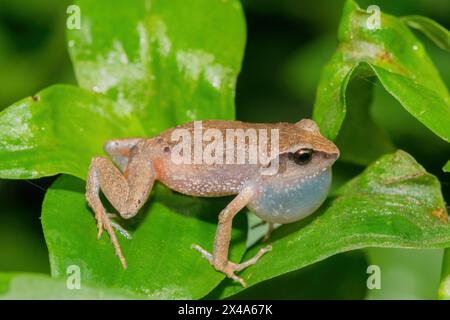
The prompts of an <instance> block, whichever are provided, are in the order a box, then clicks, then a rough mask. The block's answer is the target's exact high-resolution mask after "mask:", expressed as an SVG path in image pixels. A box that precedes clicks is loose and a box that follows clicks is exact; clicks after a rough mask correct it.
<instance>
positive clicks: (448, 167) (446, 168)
mask: <svg viewBox="0 0 450 320" xmlns="http://www.w3.org/2000/svg"><path fill="white" fill-rule="evenodd" d="M443 169H444V172H450V160H449V161H447V163H446V164H445V166H444V168H443Z"/></svg>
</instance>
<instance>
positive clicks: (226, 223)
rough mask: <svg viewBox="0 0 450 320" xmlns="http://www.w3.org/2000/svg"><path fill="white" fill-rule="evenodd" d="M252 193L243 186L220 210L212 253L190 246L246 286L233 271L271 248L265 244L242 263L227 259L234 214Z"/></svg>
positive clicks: (217, 268) (246, 264)
mask: <svg viewBox="0 0 450 320" xmlns="http://www.w3.org/2000/svg"><path fill="white" fill-rule="evenodd" d="M252 195H253V191H252V189H251V188H245V189H244V190H243V191H241V193H239V194H238V195H237V196H236V198H234V199H233V201H231V202H230V203H229V204H228V206H227V207H226V208H225V209H224V210H222V212H221V213H220V215H219V223H218V225H217V231H216V237H215V239H214V251H213V254H211V253H209V252H207V251H206V250H204V249H203V248H201V247H200V246H198V245H193V246H192V247H193V248H194V249H196V250H197V251H199V252H200V253H201V254H202V256H203V257H204V258H205V259H207V260H208V261H209V263H210V264H211V265H212V266H213V267H214V268H215V269H216V270H217V271H220V272H223V273H225V274H226V275H227V276H228V277H229V278H231V279H233V280H235V281H237V282H239V283H240V284H241V285H242V286H244V287H245V286H246V283H245V281H244V280H243V279H242V278H240V277H238V276H236V275H235V274H234V272H235V271H241V270H243V269H245V268H247V267H248V266H251V265H253V264H255V263H256V262H257V261H258V260H259V258H260V257H261V256H262V255H263V254H265V253H266V252H268V251H270V250H271V249H272V247H271V246H267V247H265V248H262V249H260V250H259V251H258V253H257V254H256V255H255V256H254V257H253V258H251V259H250V260H248V261H245V262H243V263H234V262H231V261H229V260H228V251H229V246H230V241H231V228H232V223H233V218H234V216H235V215H236V214H237V213H238V212H239V211H240V210H241V209H242V208H244V207H245V206H246V205H247V203H248V202H249V200H250V199H251V197H252Z"/></svg>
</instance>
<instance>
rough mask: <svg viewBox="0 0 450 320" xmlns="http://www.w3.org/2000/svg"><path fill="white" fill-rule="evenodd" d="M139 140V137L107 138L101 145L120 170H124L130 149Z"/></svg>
mask: <svg viewBox="0 0 450 320" xmlns="http://www.w3.org/2000/svg"><path fill="white" fill-rule="evenodd" d="M141 140H142V139H139V138H132V139H115V140H109V141H107V142H106V143H105V145H104V146H103V150H105V152H106V153H107V154H108V155H109V156H110V157H111V159H112V160H113V162H114V163H115V164H117V166H118V167H119V168H120V170H121V171H122V172H124V171H125V169H126V167H127V166H128V162H129V158H130V151H131V149H132V148H133V147H134V146H136V145H137V143H138V142H139V141H141Z"/></svg>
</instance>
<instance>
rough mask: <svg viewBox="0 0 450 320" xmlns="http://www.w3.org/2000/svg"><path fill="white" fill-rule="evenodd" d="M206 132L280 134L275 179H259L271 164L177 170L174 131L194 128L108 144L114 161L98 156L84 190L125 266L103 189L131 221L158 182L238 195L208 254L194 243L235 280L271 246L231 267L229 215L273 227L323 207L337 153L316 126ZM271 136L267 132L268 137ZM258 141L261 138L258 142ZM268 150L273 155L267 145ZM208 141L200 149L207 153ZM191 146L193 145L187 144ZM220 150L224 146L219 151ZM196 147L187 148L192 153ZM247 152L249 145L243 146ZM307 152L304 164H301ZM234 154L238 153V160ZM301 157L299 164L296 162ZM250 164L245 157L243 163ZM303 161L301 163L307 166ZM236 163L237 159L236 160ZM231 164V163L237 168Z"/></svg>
mask: <svg viewBox="0 0 450 320" xmlns="http://www.w3.org/2000/svg"><path fill="white" fill-rule="evenodd" d="M202 125H203V130H207V129H210V128H213V129H218V130H220V132H222V133H223V136H224V137H225V136H226V130H227V129H243V130H247V129H250V128H252V129H256V132H257V133H259V132H260V131H259V130H258V129H267V131H268V132H270V130H271V129H278V132H279V142H278V144H279V147H278V149H279V152H278V153H277V154H276V155H275V156H273V157H272V158H271V159H272V160H277V161H278V163H279V166H278V169H277V171H276V172H275V173H274V174H271V175H267V174H262V170H263V169H264V168H267V166H268V164H267V163H266V164H261V163H256V164H249V163H248V161H247V162H246V163H243V164H227V163H225V162H226V161H225V159H223V160H224V161H223V162H224V163H223V164H205V163H201V164H175V163H174V162H173V161H172V158H171V151H172V150H173V148H174V147H175V145H176V143H177V142H176V141H175V142H174V141H172V133H173V130H175V129H188V130H189V131H190V132H191V133H192V134H193V132H194V125H193V123H188V124H185V125H182V126H178V127H175V128H171V129H168V130H166V131H164V132H162V133H161V134H160V135H159V136H156V137H154V138H148V139H147V138H133V139H119V140H111V141H108V142H107V143H106V144H105V151H106V152H107V153H108V154H109V155H110V156H111V158H112V160H113V161H114V163H115V164H113V162H111V161H110V160H108V159H106V158H103V157H96V158H94V159H93V160H92V162H91V166H90V168H89V173H88V182H87V186H86V199H87V202H88V204H89V206H90V207H91V208H92V209H93V211H94V213H95V217H96V219H97V226H98V237H100V236H101V234H102V231H103V229H105V230H106V231H107V232H108V233H109V235H110V238H111V241H112V243H113V245H114V247H115V250H116V253H117V255H118V256H119V259H120V260H121V262H122V265H123V267H124V268H126V262H125V258H124V256H123V255H122V252H121V250H120V246H119V243H118V241H117V238H116V236H115V233H114V230H113V227H118V226H117V225H116V224H114V223H113V222H112V221H111V220H110V218H109V214H108V213H107V212H106V211H105V209H104V207H103V204H102V203H101V201H100V197H99V193H100V191H102V192H103V193H104V195H105V196H106V198H107V199H108V201H109V202H110V203H111V204H112V205H113V207H114V208H115V209H116V210H117V211H118V213H119V214H120V215H121V217H123V218H125V219H128V218H132V217H133V216H135V215H136V214H137V213H138V211H139V209H140V208H141V207H142V206H143V205H144V203H145V201H146V200H147V198H148V197H149V194H150V191H151V189H152V186H153V183H154V181H155V180H158V181H160V182H161V183H163V184H164V185H166V186H167V187H169V188H170V189H172V190H175V191H178V192H180V193H183V194H187V195H191V196H201V197H220V196H225V195H236V197H235V198H234V199H233V200H232V201H231V202H230V203H229V204H228V206H227V207H226V208H225V209H223V210H222V212H221V213H220V215H219V222H218V226H217V232H216V237H215V241H214V249H213V253H212V254H211V253H209V252H207V251H206V250H204V249H202V248H201V247H200V246H198V245H193V248H195V249H196V250H198V251H199V252H200V253H201V254H202V255H203V257H204V258H206V259H207V260H208V261H209V263H210V264H211V265H212V266H213V267H214V268H215V269H216V270H218V271H221V272H223V273H225V274H226V275H227V276H228V277H230V278H232V279H234V280H235V281H238V282H240V283H241V284H242V285H244V286H245V282H244V280H243V279H241V278H239V277H238V276H236V275H235V272H236V271H240V270H242V269H244V268H246V267H248V266H250V265H252V264H254V263H256V262H257V260H258V259H259V258H260V257H261V256H262V255H263V254H264V253H266V252H268V251H270V250H271V247H270V246H267V247H265V248H263V249H261V250H260V251H259V252H258V253H257V254H256V255H255V257H253V258H252V259H250V260H248V261H246V262H243V263H240V264H237V263H233V262H230V261H228V249H229V244H230V240H231V239H230V237H231V227H232V221H233V218H234V216H235V215H236V214H237V213H238V212H239V211H240V210H241V209H242V208H244V207H245V206H249V207H250V208H251V209H252V210H253V212H254V213H255V214H257V215H259V216H260V217H262V218H263V219H264V220H266V221H268V222H269V223H270V229H271V227H272V223H288V222H292V221H295V220H298V219H301V218H303V217H305V216H307V215H308V214H310V213H312V212H313V211H314V210H315V209H317V207H318V206H319V205H320V204H321V203H322V202H323V200H324V199H325V197H326V194H327V192H328V188H329V183H330V181H331V171H330V167H331V166H332V164H333V163H334V161H335V160H336V159H337V158H338V156H339V150H338V149H337V147H336V146H335V145H334V144H333V143H332V142H331V141H329V140H327V139H326V138H324V137H323V136H322V135H321V134H320V132H319V128H318V127H317V125H316V124H315V123H314V122H313V121H312V120H308V119H304V120H301V121H299V122H297V123H295V124H290V123H275V124H267V123H244V122H240V121H221V120H209V121H203V122H202ZM269 136H270V133H269ZM258 141H259V140H258ZM268 142H269V144H268V150H270V139H269V141H268ZM208 143H209V142H208V141H206V142H204V143H203V146H204V147H205V146H206V145H207V144H208ZM192 144H194V141H192ZM224 148H225V147H224ZM193 150H194V148H192V152H193ZM245 152H246V154H247V153H248V146H247V147H246V148H245ZM305 153H306V158H305ZM237 154H238V151H236V152H235V156H237ZM300 157H303V158H300ZM246 159H248V158H246ZM305 159H306V161H305ZM234 160H236V158H234ZM235 163H236V162H235Z"/></svg>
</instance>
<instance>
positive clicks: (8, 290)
mask: <svg viewBox="0 0 450 320" xmlns="http://www.w3.org/2000/svg"><path fill="white" fill-rule="evenodd" d="M0 298H1V299H3V300H16V299H19V300H23V299H25V300H33V299H38V300H41V299H51V300H67V299H75V300H76V299H83V300H84V299H112V300H115V299H143V298H144V297H143V296H140V295H137V294H136V293H133V292H129V291H127V290H124V289H122V290H115V289H111V288H99V287H89V286H85V285H82V286H81V288H80V289H73V290H68V288H67V285H66V281H65V280H62V279H54V278H51V277H50V276H48V275H45V274H29V273H0Z"/></svg>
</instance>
